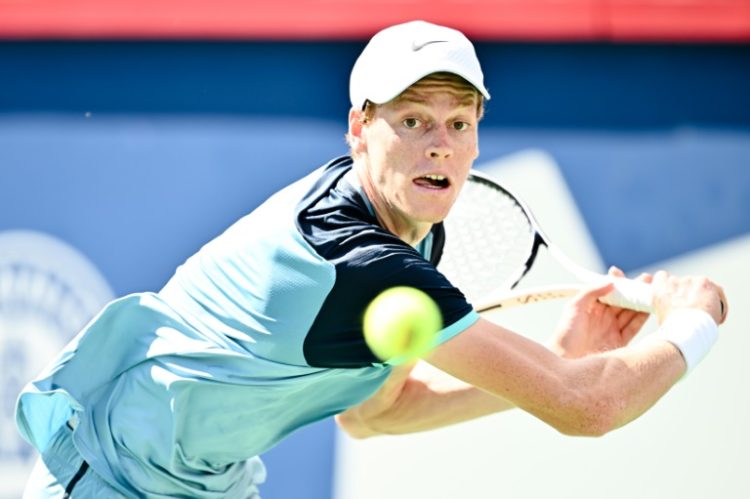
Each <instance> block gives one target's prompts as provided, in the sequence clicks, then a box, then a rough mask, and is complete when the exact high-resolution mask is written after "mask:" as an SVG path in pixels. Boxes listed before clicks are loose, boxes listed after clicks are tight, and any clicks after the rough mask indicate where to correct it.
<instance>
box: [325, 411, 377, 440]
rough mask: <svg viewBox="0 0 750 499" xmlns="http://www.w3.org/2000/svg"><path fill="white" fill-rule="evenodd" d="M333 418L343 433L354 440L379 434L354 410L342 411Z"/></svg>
mask: <svg viewBox="0 0 750 499" xmlns="http://www.w3.org/2000/svg"><path fill="white" fill-rule="evenodd" d="M334 419H335V420H336V424H338V426H339V428H341V429H342V430H343V431H344V433H346V434H347V435H348V436H350V437H351V438H354V439H356V440H364V439H365V438H370V437H374V436H375V435H379V434H380V433H379V432H377V431H375V430H374V429H373V428H372V427H371V426H370V425H368V424H366V423H365V421H363V420H362V418H360V417H359V416H358V414H356V412H354V411H346V412H342V413H341V414H337V415H336V416H335V417H334Z"/></svg>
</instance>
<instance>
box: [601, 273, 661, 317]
mask: <svg viewBox="0 0 750 499" xmlns="http://www.w3.org/2000/svg"><path fill="white" fill-rule="evenodd" d="M613 282H614V285H615V289H614V290H613V291H612V292H610V293H609V294H608V295H606V296H603V297H602V298H600V299H599V301H601V302H602V303H606V304H607V305H614V306H615V307H622V308H629V309H631V310H637V311H639V312H648V313H651V312H653V311H654V293H653V291H652V289H651V285H650V284H648V283H645V282H641V281H634V280H632V279H626V278H624V277H616V278H614V279H613Z"/></svg>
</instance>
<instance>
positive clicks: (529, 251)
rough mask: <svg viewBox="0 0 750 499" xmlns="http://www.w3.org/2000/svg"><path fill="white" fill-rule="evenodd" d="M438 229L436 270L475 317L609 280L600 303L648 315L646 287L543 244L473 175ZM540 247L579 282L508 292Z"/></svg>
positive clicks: (485, 180)
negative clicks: (440, 244) (440, 243)
mask: <svg viewBox="0 0 750 499" xmlns="http://www.w3.org/2000/svg"><path fill="white" fill-rule="evenodd" d="M444 226H445V247H444V248H443V255H442V257H441V259H440V263H439V264H438V269H439V270H440V271H441V272H443V273H444V274H445V275H446V277H448V279H449V280H450V281H451V282H452V283H453V285H455V286H456V287H458V289H460V290H461V291H462V292H463V293H464V294H465V295H466V297H467V298H468V300H469V301H470V302H471V303H472V304H473V305H474V306H475V308H476V310H477V311H478V312H485V311H489V310H492V309H497V308H504V307H510V306H516V305H524V304H527V303H533V302H537V301H540V300H549V299H555V298H564V297H569V296H573V295H574V294H576V293H578V292H579V291H580V290H581V289H583V288H585V287H586V286H587V285H591V284H594V285H595V284H603V283H606V282H610V281H612V282H614V284H615V289H614V291H612V292H611V293H609V294H608V295H606V296H605V297H603V298H601V299H600V301H602V302H604V303H608V304H610V305H615V306H618V307H623V308H629V309H633V310H639V311H642V312H651V311H652V300H653V294H652V292H651V287H650V285H648V284H646V283H643V282H640V281H633V280H630V279H626V278H624V277H623V278H617V277H612V276H607V275H604V274H600V273H598V272H593V271H591V270H588V269H585V268H583V267H581V266H580V265H578V264H577V263H575V262H573V261H572V260H571V259H570V258H568V257H567V256H566V255H565V254H564V253H563V252H562V251H561V250H560V249H559V248H558V247H557V246H555V245H554V244H552V243H550V242H549V240H548V239H547V237H546V236H545V235H544V233H543V232H542V230H541V229H540V228H539V225H538V223H537V221H536V220H535V219H534V216H533V215H532V214H531V211H530V210H529V209H528V207H527V206H526V205H525V204H524V203H523V202H521V201H520V200H519V199H518V198H516V197H515V196H514V195H513V194H511V193H510V192H508V191H507V190H506V189H504V188H503V187H501V186H500V185H498V184H497V183H496V182H495V181H494V180H492V179H491V178H489V177H488V176H486V175H483V174H481V173H479V172H476V171H472V172H471V173H470V174H469V178H468V180H467V181H466V184H465V185H464V187H463V189H462V190H461V193H460V195H459V197H458V199H457V200H456V204H455V205H454V206H453V208H452V209H451V212H450V214H449V215H448V217H447V218H446V219H445V221H444ZM542 246H544V247H546V248H547V250H548V252H549V253H550V255H551V256H552V257H553V258H554V259H555V260H556V261H557V262H558V263H559V264H560V265H562V266H563V267H564V268H565V269H566V270H568V271H570V272H571V273H572V274H573V275H574V276H575V277H576V279H577V280H578V281H579V282H578V283H574V284H563V285H552V286H545V287H540V288H533V289H527V290H516V291H513V288H515V287H516V285H517V284H518V283H519V282H520V281H521V279H522V278H523V277H524V276H525V275H526V274H527V273H528V272H529V270H530V269H531V267H532V265H533V264H534V261H535V260H536V257H537V254H538V252H539V249H540V248H541V247H542Z"/></svg>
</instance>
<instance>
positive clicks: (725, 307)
mask: <svg viewBox="0 0 750 499" xmlns="http://www.w3.org/2000/svg"><path fill="white" fill-rule="evenodd" d="M718 288H719V289H718V291H719V306H720V307H721V311H720V313H721V321H720V322H719V324H724V321H725V320H727V314H729V302H727V295H725V294H724V288H722V287H721V286H719V287H718Z"/></svg>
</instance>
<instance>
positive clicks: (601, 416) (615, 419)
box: [553, 392, 623, 437]
mask: <svg viewBox="0 0 750 499" xmlns="http://www.w3.org/2000/svg"><path fill="white" fill-rule="evenodd" d="M561 405H562V407H563V411H561V412H560V414H564V415H565V417H564V418H560V419H557V420H556V423H555V424H553V426H554V427H555V429H557V430H558V431H559V432H560V433H562V434H564V435H569V436H578V437H601V436H604V435H606V434H607V433H609V432H611V431H613V430H615V429H617V428H619V427H620V414H621V413H622V407H623V404H622V403H621V401H620V400H618V399H617V398H616V397H613V396H611V395H609V394H602V393H601V392H599V393H597V392H591V393H574V394H571V395H570V396H569V397H566V400H565V401H564V402H562V403H561Z"/></svg>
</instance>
